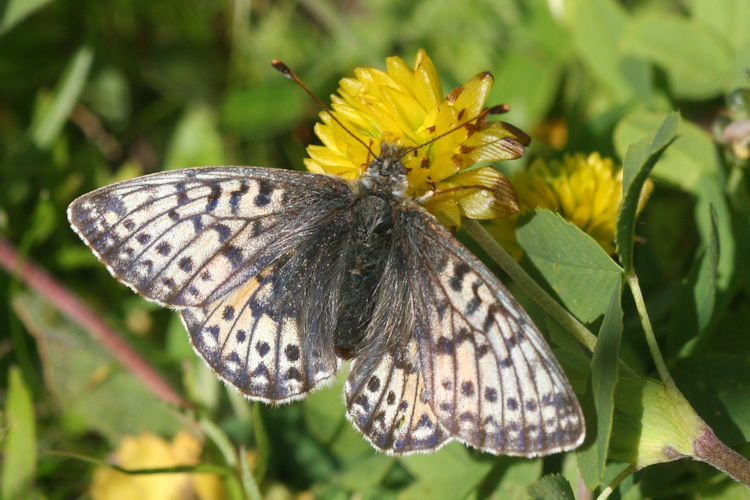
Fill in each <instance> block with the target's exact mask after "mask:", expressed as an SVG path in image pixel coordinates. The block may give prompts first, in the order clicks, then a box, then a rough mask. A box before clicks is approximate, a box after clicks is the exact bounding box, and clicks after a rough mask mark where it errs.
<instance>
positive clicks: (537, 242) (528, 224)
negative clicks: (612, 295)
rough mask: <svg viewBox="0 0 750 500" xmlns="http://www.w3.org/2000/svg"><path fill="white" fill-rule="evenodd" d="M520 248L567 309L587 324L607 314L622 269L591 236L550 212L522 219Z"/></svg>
mask: <svg viewBox="0 0 750 500" xmlns="http://www.w3.org/2000/svg"><path fill="white" fill-rule="evenodd" d="M516 236H517V238H518V243H519V245H520V246H521V247H522V248H523V250H524V252H525V254H526V256H527V257H528V259H529V260H530V261H531V263H532V264H533V265H534V267H536V269H537V270H538V271H539V273H540V274H541V275H542V277H543V278H544V280H546V282H547V284H548V285H549V286H550V287H551V288H552V290H553V291H554V293H555V294H557V296H558V298H559V299H560V300H561V301H562V303H563V304H564V305H565V307H566V308H567V309H568V310H569V311H570V312H571V313H573V314H574V315H575V316H576V317H577V318H578V319H579V320H581V321H583V322H584V323H588V322H591V321H593V320H595V319H596V318H598V317H599V316H601V315H602V314H604V312H605V311H606V310H607V306H608V303H609V296H607V295H606V294H602V293H601V291H602V290H612V289H613V288H614V286H615V285H616V284H617V283H619V281H620V275H621V273H622V269H621V268H620V266H618V265H617V264H616V263H615V262H614V261H613V260H612V258H611V257H610V256H609V255H607V253H606V252H605V251H604V250H603V249H602V247H601V246H599V244H598V243H596V242H595V241H594V240H593V239H592V238H591V237H590V236H589V235H588V234H586V233H584V232H583V231H581V230H580V229H579V228H578V227H576V226H575V225H573V224H571V223H569V222H566V221H565V220H563V219H562V218H561V217H560V216H559V215H556V214H554V213H552V212H550V211H549V210H543V209H537V210H536V211H534V212H533V216H532V217H531V218H528V217H527V216H525V217H521V218H519V224H518V227H517V228H516Z"/></svg>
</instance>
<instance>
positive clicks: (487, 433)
mask: <svg viewBox="0 0 750 500" xmlns="http://www.w3.org/2000/svg"><path fill="white" fill-rule="evenodd" d="M404 224H405V225H406V226H407V227H408V231H407V232H408V234H409V241H410V243H409V245H410V252H409V253H406V254H407V255H412V264H411V268H412V269H413V270H412V271H411V272H410V279H411V290H412V295H413V301H414V309H415V321H416V325H415V330H416V331H415V334H416V337H417V339H418V342H419V349H420V360H421V363H420V368H421V372H422V374H423V376H424V381H425V382H424V383H425V391H426V393H427V399H429V401H430V404H431V406H432V409H433V411H434V412H435V414H436V416H437V419H438V421H439V423H440V425H441V426H442V427H443V428H444V429H445V431H446V432H447V433H448V434H449V435H451V436H455V437H456V438H458V439H460V440H461V441H463V442H466V443H467V444H470V445H471V446H474V447H476V448H479V449H481V450H484V451H487V452H490V453H495V454H506V455H519V456H527V457H533V456H539V455H546V454H550V453H556V452H560V451H565V450H570V449H573V448H576V447H577V446H578V445H580V443H581V442H582V441H583V438H584V434H585V429H584V420H583V414H582V412H581V408H580V406H579V405H578V402H577V399H576V396H575V393H574V392H573V390H572V389H571V387H570V384H569V383H568V380H567V378H566V376H565V374H564V373H563V371H562V369H561V368H560V365H559V364H558V363H557V360H556V359H555V358H554V356H553V354H552V352H551V351H550V348H549V346H548V345H547V343H546V342H545V340H544V338H543V337H542V334H541V333H540V332H539V330H538V329H537V328H536V327H535V326H534V323H533V322H532V320H531V318H529V316H528V315H527V314H526V312H525V311H524V310H523V309H522V308H521V306H520V305H519V304H518V303H517V302H516V301H515V299H513V297H512V296H511V295H510V293H509V292H508V291H507V290H506V289H505V287H504V286H503V285H502V284H501V283H500V281H499V280H498V279H497V277H496V276H495V275H494V274H492V273H491V272H490V271H489V270H488V269H487V268H486V267H485V266H484V264H482V263H481V262H480V261H479V260H478V259H477V258H476V257H474V256H473V255H472V254H471V253H470V252H469V251H468V250H467V249H466V248H464V247H463V245H461V244H460V243H459V242H458V241H457V240H456V239H455V238H454V237H453V236H452V235H451V234H450V233H448V231H446V230H445V229H444V228H443V227H442V226H441V225H440V224H439V223H438V222H437V220H436V219H435V218H434V217H432V216H431V215H430V214H428V213H427V212H425V211H424V210H421V209H414V210H410V211H409V212H408V214H407V217H406V221H405V222H404Z"/></svg>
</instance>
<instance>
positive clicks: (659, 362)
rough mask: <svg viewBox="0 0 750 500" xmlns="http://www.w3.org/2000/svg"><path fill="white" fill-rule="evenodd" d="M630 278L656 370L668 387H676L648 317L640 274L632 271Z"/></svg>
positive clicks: (628, 278)
mask: <svg viewBox="0 0 750 500" xmlns="http://www.w3.org/2000/svg"><path fill="white" fill-rule="evenodd" d="M626 278H627V280H628V286H630V292H631V293H632V294H633V300H634V301H635V307H636V309H638V316H640V318H641V325H642V327H643V334H644V335H645V337H646V343H647V344H648V349H649V351H650V352H651V358H653V360H654V364H655V365H656V371H658V372H659V377H661V381H662V382H664V385H666V386H667V387H675V383H674V380H673V379H672V376H671V375H670V374H669V370H667V364H666V363H665V362H664V358H663V357H662V355H661V351H659V344H658V343H657V342H656V336H655V335H654V329H653V327H652V326H651V320H650V319H649V317H648V311H647V310H646V302H645V301H644V300H643V294H642V293H641V286H640V284H639V283H638V276H637V275H636V274H635V273H630V274H628V275H627V276H626Z"/></svg>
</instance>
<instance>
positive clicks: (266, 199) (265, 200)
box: [254, 180, 273, 207]
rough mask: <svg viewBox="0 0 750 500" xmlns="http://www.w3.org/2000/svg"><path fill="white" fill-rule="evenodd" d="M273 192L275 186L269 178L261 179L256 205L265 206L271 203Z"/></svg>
mask: <svg viewBox="0 0 750 500" xmlns="http://www.w3.org/2000/svg"><path fill="white" fill-rule="evenodd" d="M272 192H273V186H272V185H271V183H270V182H269V181H267V180H261V181H259V182H258V194H257V196H256V197H255V201H254V203H255V206H256V207H265V206H266V205H268V204H269V203H271V196H270V195H271V193H272Z"/></svg>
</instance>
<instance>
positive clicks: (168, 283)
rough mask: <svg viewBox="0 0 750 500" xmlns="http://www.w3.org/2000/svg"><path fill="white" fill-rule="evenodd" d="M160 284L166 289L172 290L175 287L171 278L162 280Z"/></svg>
mask: <svg viewBox="0 0 750 500" xmlns="http://www.w3.org/2000/svg"><path fill="white" fill-rule="evenodd" d="M161 282H162V283H163V284H164V286H165V287H167V288H174V287H175V283H174V280H173V279H172V278H164V279H162V280H161Z"/></svg>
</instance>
